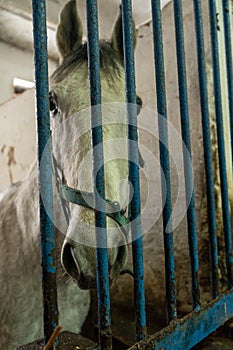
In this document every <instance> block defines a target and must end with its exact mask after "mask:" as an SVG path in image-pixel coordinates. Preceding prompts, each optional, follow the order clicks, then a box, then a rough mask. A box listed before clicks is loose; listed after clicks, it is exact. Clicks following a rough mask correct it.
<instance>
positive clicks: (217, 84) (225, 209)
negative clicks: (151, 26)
mask: <svg viewBox="0 0 233 350" xmlns="http://www.w3.org/2000/svg"><path fill="white" fill-rule="evenodd" d="M209 16H210V34H211V45H212V64H213V81H214V96H215V113H216V123H217V135H218V154H219V168H220V180H221V194H222V213H223V226H224V240H225V249H226V266H227V279H228V288H229V289H230V288H231V287H232V282H233V281H232V238H231V219H230V213H229V201H228V186H227V173H226V160H225V145H224V130H223V114H222V97H221V81H220V67H219V52H218V36H217V23H216V3H215V0H209Z"/></svg>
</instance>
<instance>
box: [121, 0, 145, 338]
mask: <svg viewBox="0 0 233 350" xmlns="http://www.w3.org/2000/svg"><path fill="white" fill-rule="evenodd" d="M122 22H123V41H124V62H125V76H126V101H127V103H128V106H127V109H128V138H129V158H130V159H133V160H134V161H131V162H129V181H130V183H131V184H132V187H133V190H134V191H133V196H132V200H131V203H130V208H129V213H130V220H131V221H132V223H131V230H132V233H133V235H134V236H136V237H137V239H136V240H134V241H133V243H132V248H133V266H134V304H135V315H136V336H137V340H141V339H143V338H145V337H146V311H145V292H144V267H143V249H142V228H141V217H140V211H141V203H140V179H139V167H138V147H137V142H138V135H137V106H136V88H135V67H134V40H133V19H132V3H131V0H123V1H122ZM131 140H132V141H135V142H130V141H131Z"/></svg>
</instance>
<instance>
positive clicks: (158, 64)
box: [151, 0, 177, 322]
mask: <svg viewBox="0 0 233 350" xmlns="http://www.w3.org/2000/svg"><path fill="white" fill-rule="evenodd" d="M151 7H152V19H153V38H154V64H155V71H156V74H155V78H156V92H157V111H158V116H159V117H158V125H159V147H160V164H161V173H162V174H163V175H164V177H165V183H164V182H163V180H162V181H161V185H162V200H163V203H164V208H163V235H164V250H165V271H166V300H167V318H168V322H170V321H171V320H174V319H176V317H177V311H176V281H175V261H174V247H173V232H172V228H171V230H170V232H167V230H166V229H167V225H168V222H169V220H171V216H172V201H171V182H170V161H169V149H168V130H167V102H166V87H165V72H164V56H163V37H162V23H161V4H160V0H152V1H151ZM161 179H163V176H161Z"/></svg>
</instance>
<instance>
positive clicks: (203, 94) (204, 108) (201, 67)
mask: <svg viewBox="0 0 233 350" xmlns="http://www.w3.org/2000/svg"><path fill="white" fill-rule="evenodd" d="M193 6H194V15H195V29H196V43H197V61H198V73H199V88H200V100H201V115H202V134H203V144H204V159H205V172H206V193H207V208H208V223H209V241H210V259H211V261H210V263H211V265H210V273H211V291H212V297H213V299H214V298H216V297H217V296H218V295H219V278H218V242H217V227H216V210H215V197H214V179H213V171H212V149H211V141H210V124H209V107H208V91H207V79H206V66H205V65H206V62H205V47H204V34H203V21H202V8H201V1H200V0H193Z"/></svg>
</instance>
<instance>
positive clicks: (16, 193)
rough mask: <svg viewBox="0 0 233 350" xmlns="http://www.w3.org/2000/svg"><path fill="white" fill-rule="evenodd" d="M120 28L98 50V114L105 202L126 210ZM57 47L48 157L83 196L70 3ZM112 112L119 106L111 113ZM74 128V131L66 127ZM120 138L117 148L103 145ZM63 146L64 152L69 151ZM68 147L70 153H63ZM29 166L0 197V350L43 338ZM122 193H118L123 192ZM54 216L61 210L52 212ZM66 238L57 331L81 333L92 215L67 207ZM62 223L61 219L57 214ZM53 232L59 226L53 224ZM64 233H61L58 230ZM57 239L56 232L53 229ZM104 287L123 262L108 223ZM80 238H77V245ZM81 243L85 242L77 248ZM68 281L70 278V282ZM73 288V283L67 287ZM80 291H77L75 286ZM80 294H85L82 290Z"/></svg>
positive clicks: (34, 193) (89, 277) (84, 137)
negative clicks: (59, 58) (101, 123)
mask: <svg viewBox="0 0 233 350" xmlns="http://www.w3.org/2000/svg"><path fill="white" fill-rule="evenodd" d="M121 30H122V24H121V16H119V18H118V20H117V22H116V24H115V26H114V30H113V33H112V39H111V41H110V42H100V64H101V73H100V74H101V84H102V102H103V103H104V104H107V105H106V106H107V111H108V113H104V116H103V118H104V122H105V123H106V125H104V126H103V138H104V141H105V142H106V144H107V146H106V147H105V146H104V157H105V159H108V162H107V164H106V166H105V187H106V198H108V199H109V200H111V201H117V202H118V203H119V204H120V206H121V208H123V207H124V206H125V205H126V203H127V191H125V190H124V186H123V191H120V190H119V183H122V180H127V179H128V164H127V161H125V160H124V159H120V158H122V152H123V153H124V154H126V151H127V141H126V139H127V127H126V125H127V124H126V116H125V114H124V115H123V118H124V122H123V123H116V122H115V124H111V123H113V122H114V121H116V120H117V118H118V117H119V115H120V116H121V118H122V109H121V108H118V107H112V105H110V104H109V103H112V102H124V101H125V80H124V68H123V52H122V50H123V43H122V31H121ZM57 44H58V48H59V51H60V53H61V56H62V62H61V64H60V66H59V67H58V69H57V70H56V71H55V72H54V74H53V76H52V78H51V84H50V89H51V90H50V91H51V93H50V109H51V114H52V117H51V119H52V125H53V126H52V128H53V151H54V156H55V158H56V163H57V167H58V169H59V172H60V173H62V177H63V182H64V183H66V184H67V185H68V186H70V187H73V188H76V189H80V190H83V191H88V192H93V181H92V164H91V157H90V156H89V153H90V151H91V135H90V113H89V112H85V113H84V114H83V115H85V118H84V119H83V120H81V119H82V117H81V119H80V120H79V119H78V118H79V114H77V117H73V118H68V117H70V116H73V115H75V114H76V113H77V112H78V111H80V110H83V109H86V108H88V107H89V104H90V95H89V80H88V63H87V45H86V44H82V25H81V21H80V18H79V16H78V13H77V10H76V2H75V0H71V1H69V2H68V3H67V4H66V5H65V7H64V9H63V10H62V12H61V16H60V23H59V26H58V30H57ZM117 106H118V105H117ZM72 120H74V123H73V122H72ZM118 138H120V139H121V140H123V142H122V141H121V147H120V148H118V147H115V143H114V142H113V143H112V142H108V141H110V140H112V139H118ZM67 145H68V146H67ZM67 147H68V148H67ZM36 168H37V167H36V166H33V167H32V169H31V171H30V172H29V174H28V176H27V178H26V179H25V180H24V181H22V182H18V183H16V184H15V185H13V186H12V187H11V188H10V189H9V190H8V191H7V192H5V194H4V196H3V198H2V199H1V202H0V206H1V209H0V252H1V253H0V269H1V275H0V282H1V283H0V284H1V288H0V305H1V306H0V348H1V349H4V350H12V349H14V348H15V347H17V346H19V345H22V344H25V343H29V342H31V341H33V340H35V339H37V338H39V337H41V336H42V328H43V327H42V312H43V311H42V291H41V270H40V233H39V214H38V185H37V170H36ZM121 187H122V186H121ZM56 204H57V203H56V199H55V208H56V209H55V210H56V211H57V210H60V209H59V208H60V207H59V205H56ZM68 207H69V208H68V210H69V223H68V225H67V236H66V238H65V240H64V237H63V236H62V234H61V233H59V234H57V235H58V236H57V241H58V242H60V243H61V242H62V241H64V242H63V247H62V244H60V245H58V247H57V250H58V252H60V250H61V249H62V256H61V259H60V258H59V259H58V260H59V262H60V260H61V261H62V264H63V266H64V268H65V271H66V274H64V270H63V273H62V265H61V264H60V266H59V262H58V279H57V283H58V305H59V311H60V321H59V322H60V324H61V325H62V326H63V329H64V330H65V329H68V330H71V331H75V332H79V331H80V329H81V326H82V324H83V322H84V320H85V318H86V316H87V313H88V309H89V304H90V294H89V291H88V290H87V289H89V288H95V285H96V282H95V279H96V258H95V254H96V250H95V247H94V246H91V244H89V246H88V245H85V244H84V243H85V239H87V242H92V241H93V236H92V235H93V234H94V233H93V232H94V230H93V227H94V211H93V210H92V209H87V208H84V207H82V206H78V205H74V204H68ZM56 214H58V215H56V216H59V217H62V216H63V214H62V212H60V211H59V212H58V213H56ZM57 225H59V224H57ZM63 227H64V225H63ZM59 228H60V230H61V231H62V228H61V227H59ZM107 228H108V241H109V242H113V243H114V244H112V246H111V247H109V249H108V255H109V278H110V284H111V283H112V281H114V280H116V278H117V277H118V275H119V274H120V272H121V271H122V269H123V267H124V265H125V263H126V260H127V246H126V245H125V243H126V241H125V236H124V235H123V233H122V231H121V229H120V228H119V226H118V224H117V223H116V222H115V221H114V220H112V219H111V218H109V217H108V218H107ZM80 237H81V238H80ZM83 237H84V238H85V239H84V241H83V240H82V239H83ZM68 275H70V276H71V277H72V278H70V277H69V276H68ZM71 279H72V280H74V282H76V283H73V281H71ZM77 285H78V286H77ZM85 289H86V290H85Z"/></svg>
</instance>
